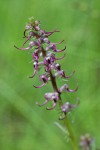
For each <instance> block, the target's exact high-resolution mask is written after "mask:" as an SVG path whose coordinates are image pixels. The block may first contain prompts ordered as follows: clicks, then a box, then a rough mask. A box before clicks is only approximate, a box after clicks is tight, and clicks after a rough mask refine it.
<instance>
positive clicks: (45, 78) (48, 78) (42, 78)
mask: <svg viewBox="0 0 100 150" xmlns="http://www.w3.org/2000/svg"><path fill="white" fill-rule="evenodd" d="M39 78H40V80H41V81H42V82H43V83H42V85H40V86H34V85H33V86H34V87H35V88H41V87H43V86H44V85H45V84H46V83H47V82H48V81H49V80H50V77H49V74H48V73H46V74H43V75H40V76H39Z"/></svg>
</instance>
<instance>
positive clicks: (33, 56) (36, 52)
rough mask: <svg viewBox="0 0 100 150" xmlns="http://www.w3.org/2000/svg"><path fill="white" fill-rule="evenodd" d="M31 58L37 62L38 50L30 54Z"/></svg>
mask: <svg viewBox="0 0 100 150" xmlns="http://www.w3.org/2000/svg"><path fill="white" fill-rule="evenodd" d="M32 58H33V59H34V60H36V61H38V60H39V50H38V49H36V50H35V51H34V53H33V54H32Z"/></svg>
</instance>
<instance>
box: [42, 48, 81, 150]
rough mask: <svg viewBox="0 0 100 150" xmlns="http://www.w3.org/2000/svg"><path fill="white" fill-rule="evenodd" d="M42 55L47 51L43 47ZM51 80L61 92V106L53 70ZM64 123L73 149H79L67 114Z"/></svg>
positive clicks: (54, 87)
mask: <svg viewBox="0 0 100 150" xmlns="http://www.w3.org/2000/svg"><path fill="white" fill-rule="evenodd" d="M42 55H43V57H45V56H46V51H45V50H44V49H43V47H42ZM50 80H51V84H52V87H53V89H54V92H57V93H59V100H60V101H59V107H61V106H62V105H63V102H62V99H61V96H60V92H59V90H58V87H57V83H56V79H55V77H54V76H53V74H52V72H51V71H50ZM64 124H65V126H66V128H67V130H68V133H69V138H70V140H71V143H72V146H73V150H78V145H77V141H76V138H75V136H74V133H73V131H72V128H71V125H70V122H69V119H68V117H67V115H66V118H65V119H64Z"/></svg>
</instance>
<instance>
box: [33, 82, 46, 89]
mask: <svg viewBox="0 0 100 150" xmlns="http://www.w3.org/2000/svg"><path fill="white" fill-rule="evenodd" d="M45 84H46V83H43V84H42V85H40V86H35V85H33V86H34V87H35V88H41V87H43V86H44V85H45Z"/></svg>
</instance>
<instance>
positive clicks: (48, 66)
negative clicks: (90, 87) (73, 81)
mask: <svg viewBox="0 0 100 150" xmlns="http://www.w3.org/2000/svg"><path fill="white" fill-rule="evenodd" d="M55 32H59V30H53V31H45V30H42V29H41V28H40V21H38V20H35V19H34V18H33V17H31V18H30V19H29V22H28V24H27V25H26V26H25V30H24V33H23V34H24V37H23V38H24V39H25V41H24V43H23V44H22V47H21V48H18V47H17V46H15V45H14V47H15V48H16V49H18V50H23V51H29V53H30V54H31V55H32V62H33V74H32V75H31V76H29V78H34V77H35V76H36V75H37V72H39V71H40V68H43V69H42V72H43V73H42V74H40V75H39V79H40V81H41V82H42V83H41V84H40V85H39V86H35V85H33V86H34V87H35V88H42V87H43V86H45V85H46V84H47V83H48V82H49V81H51V83H52V87H53V90H54V91H53V92H48V93H45V95H44V98H45V101H44V102H43V103H42V104H41V105H40V104H38V102H37V103H36V104H37V105H38V106H40V107H41V106H44V105H46V104H47V103H48V101H52V102H53V105H52V106H51V107H50V108H49V107H46V109H47V110H52V109H54V108H55V107H56V105H57V103H59V105H60V110H61V113H62V116H60V118H59V119H60V120H62V119H64V118H65V117H66V114H67V113H68V112H69V111H71V110H72V109H73V108H75V107H77V105H78V104H79V101H78V103H77V104H75V105H71V104H70V103H69V102H66V103H65V104H63V101H62V99H61V95H62V92H63V91H66V92H76V91H77V89H78V86H77V87H76V89H74V90H72V89H69V86H68V84H64V85H63V86H61V87H60V88H59V87H58V86H57V83H56V78H57V77H61V79H62V78H64V79H67V78H70V77H71V76H72V75H73V74H74V72H75V71H74V72H73V73H71V74H70V75H68V76H67V75H66V72H65V71H64V70H62V69H61V65H60V64H58V63H57V61H58V60H59V61H60V60H61V59H63V58H64V57H65V54H64V55H63V56H60V57H59V58H57V57H56V53H57V52H60V53H61V52H62V53H63V52H64V51H65V49H66V46H65V47H64V48H63V49H57V46H58V45H59V44H62V42H64V40H62V41H60V42H56V43H54V42H51V40H50V39H49V36H51V35H52V34H54V33H55ZM26 43H27V45H28V46H26V47H25V44H26Z"/></svg>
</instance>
